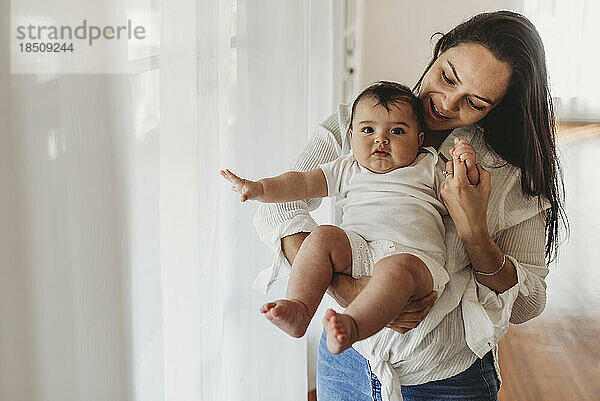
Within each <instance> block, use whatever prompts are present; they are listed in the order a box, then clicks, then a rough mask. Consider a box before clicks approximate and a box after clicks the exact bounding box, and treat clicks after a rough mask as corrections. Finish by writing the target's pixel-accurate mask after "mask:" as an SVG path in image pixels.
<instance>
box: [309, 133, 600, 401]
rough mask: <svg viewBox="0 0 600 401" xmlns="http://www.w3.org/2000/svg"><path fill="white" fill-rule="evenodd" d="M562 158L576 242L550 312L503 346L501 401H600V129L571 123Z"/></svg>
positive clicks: (564, 260) (561, 266) (518, 329)
mask: <svg viewBox="0 0 600 401" xmlns="http://www.w3.org/2000/svg"><path fill="white" fill-rule="evenodd" d="M559 153H560V156H561V160H562V165H563V168H564V175H565V177H564V178H565V192H566V204H567V214H568V218H569V223H570V226H571V236H570V240H569V242H568V243H566V244H564V245H563V246H562V247H561V253H560V257H559V259H558V262H557V263H556V264H554V265H551V267H550V274H549V276H548V278H547V283H548V291H547V294H548V303H547V306H546V310H545V311H544V313H542V315H541V316H540V317H538V318H536V319H534V320H532V321H530V322H527V323H525V324H522V325H511V327H510V329H509V332H508V334H507V335H506V336H505V337H504V338H503V339H502V340H501V341H500V349H499V358H500V367H501V374H502V379H503V383H502V387H501V389H500V394H499V398H500V401H598V400H600V124H593V125H585V126H580V125H574V124H563V125H562V126H561V129H560V134H559ZM308 399H309V401H314V400H316V396H315V394H314V392H311V393H310V394H309V397H308Z"/></svg>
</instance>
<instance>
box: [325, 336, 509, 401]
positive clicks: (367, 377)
mask: <svg viewBox="0 0 600 401" xmlns="http://www.w3.org/2000/svg"><path fill="white" fill-rule="evenodd" d="M499 387H500V383H499V382H498V379H497V377H496V371H495V370H494V357H493V355H492V353H491V352H489V353H487V354H486V355H485V356H484V357H483V358H482V359H477V360H476V361H475V362H474V363H473V365H471V367H469V368H468V369H467V370H465V371H464V372H462V373H459V374H457V375H456V376H453V377H450V378H448V379H443V380H437V381H433V382H429V383H425V384H419V385H416V386H402V389H401V390H402V397H403V398H404V401H454V400H468V401H498V390H499ZM317 399H318V400H319V401H381V400H382V398H381V383H380V382H379V380H377V377H376V376H375V375H374V374H373V373H372V372H371V369H370V367H369V363H368V362H367V360H366V359H365V358H364V357H363V356H362V355H360V354H359V353H358V352H356V351H355V350H354V348H350V349H348V350H346V351H344V352H342V353H341V354H339V355H333V354H332V353H330V352H329V350H328V349H327V346H326V343H325V332H323V334H322V335H321V341H320V343H319V357H318V359H317Z"/></svg>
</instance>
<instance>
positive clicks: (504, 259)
mask: <svg viewBox="0 0 600 401" xmlns="http://www.w3.org/2000/svg"><path fill="white" fill-rule="evenodd" d="M505 264H506V255H505V254H502V264H501V265H500V267H499V268H498V270H496V271H494V272H491V273H488V272H482V271H481V270H476V269H473V271H474V272H475V273H477V274H481V275H482V276H493V275H495V274H497V273H499V272H500V270H502V268H503V267H504V265H505Z"/></svg>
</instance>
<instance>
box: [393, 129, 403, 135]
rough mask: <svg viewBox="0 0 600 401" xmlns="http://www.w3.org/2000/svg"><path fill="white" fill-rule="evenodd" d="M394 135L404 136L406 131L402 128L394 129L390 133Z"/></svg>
mask: <svg viewBox="0 0 600 401" xmlns="http://www.w3.org/2000/svg"><path fill="white" fill-rule="evenodd" d="M390 132H391V133H392V134H394V135H402V134H404V133H405V132H406V131H404V130H403V129H402V128H394V129H392V130H391V131H390Z"/></svg>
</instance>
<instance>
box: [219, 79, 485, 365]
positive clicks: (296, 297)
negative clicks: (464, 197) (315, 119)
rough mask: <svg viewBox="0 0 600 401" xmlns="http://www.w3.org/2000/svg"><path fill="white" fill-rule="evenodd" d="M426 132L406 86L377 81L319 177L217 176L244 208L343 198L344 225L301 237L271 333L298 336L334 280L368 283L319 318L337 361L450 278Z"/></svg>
mask: <svg viewBox="0 0 600 401" xmlns="http://www.w3.org/2000/svg"><path fill="white" fill-rule="evenodd" d="M422 127H423V124H422V111H421V104H420V102H419V100H418V99H417V98H416V97H415V95H414V94H413V93H412V92H411V91H410V89H408V88H407V87H406V86H404V85H401V84H397V83H393V82H386V81H381V82H377V83H375V84H373V85H371V86H370V87H368V88H367V89H365V90H364V91H363V92H362V93H361V94H360V95H358V97H357V98H356V100H355V101H354V104H353V107H352V114H351V119H350V128H349V132H350V141H351V145H352V153H351V154H349V155H344V156H341V157H339V158H338V159H336V160H334V161H332V162H329V163H326V164H323V165H320V166H319V168H317V169H315V170H311V171H307V172H297V171H290V172H287V173H285V174H281V175H279V176H277V177H273V178H265V179H261V180H259V181H250V180H246V179H241V178H239V177H237V176H236V175H235V174H233V173H231V172H230V171H229V170H225V171H221V175H222V176H223V177H224V178H226V179H227V180H229V181H230V182H231V183H232V184H233V186H232V190H234V191H236V192H239V193H240V194H241V201H242V202H245V201H246V200H249V199H255V200H258V201H260V202H288V201H294V200H302V199H309V198H317V197H325V196H335V195H340V197H339V200H338V202H339V203H338V204H339V206H341V207H342V210H343V220H342V224H341V227H336V226H331V225H323V226H319V227H317V228H316V229H315V230H314V231H313V232H312V233H311V234H310V235H309V236H308V237H306V239H305V240H304V242H303V243H302V246H301V247H300V250H299V251H298V254H297V255H296V258H295V259H294V262H293V265H292V270H291V273H290V278H289V282H288V288H287V294H286V299H280V300H277V301H275V302H270V303H267V304H265V305H263V306H262V308H261V309H260V311H261V312H262V313H264V314H265V316H266V318H267V319H269V320H270V321H271V322H272V323H273V324H275V325H276V326H277V327H279V328H280V329H282V330H283V331H285V332H286V333H288V334H289V335H291V336H293V337H301V336H303V335H304V333H305V332H306V329H307V327H308V324H309V323H310V320H311V319H312V317H313V315H314V314H315V312H316V310H317V307H318V306H319V303H320V301H321V298H322V297H323V295H324V294H325V292H326V290H327V288H328V287H329V284H330V283H331V280H332V277H333V274H334V273H344V274H348V275H352V276H353V277H355V278H358V277H363V276H372V278H371V280H370V281H369V283H368V284H367V286H366V287H365V288H364V290H363V291H362V292H361V293H360V294H359V295H358V296H357V297H356V298H355V299H354V300H353V301H352V302H351V303H350V304H349V305H348V307H347V308H346V310H345V313H341V314H340V313H336V312H335V311H333V310H331V309H329V310H328V311H327V313H326V315H325V318H324V321H323V325H324V328H325V331H326V333H327V348H328V349H329V351H331V352H332V353H334V354H338V353H340V352H342V351H344V350H345V349H347V348H349V347H351V346H352V344H353V343H355V342H356V341H359V340H363V339H365V338H367V337H370V336H372V335H373V334H375V333H377V332H378V331H380V330H381V329H382V328H384V327H385V326H386V325H387V324H388V323H390V322H391V321H392V320H394V318H395V317H396V314H397V312H398V311H401V310H403V308H404V307H405V306H406V305H407V304H408V303H409V302H410V301H411V300H412V299H418V298H421V297H424V296H426V295H427V294H429V293H430V292H431V291H432V290H438V291H440V290H442V289H443V286H444V285H445V284H446V282H447V281H448V275H447V272H446V270H445V269H444V264H445V244H444V224H443V222H442V217H441V216H442V214H445V213H447V211H446V209H445V207H444V204H443V203H442V202H441V201H440V200H439V190H440V189H441V181H442V180H443V178H442V177H441V176H440V175H441V171H442V170H443V168H440V166H441V163H443V162H442V161H441V160H438V155H437V153H436V151H435V150H434V149H433V148H421V145H422V143H423V136H424V134H423V132H422ZM457 149H458V148H457ZM460 149H461V152H460V154H458V152H455V154H454V155H453V156H454V157H457V158H460V160H461V161H465V162H467V166H475V160H474V154H475V153H474V151H473V150H472V148H471V147H470V146H469V145H466V146H461V147H460ZM438 163H439V164H440V166H438V167H437V168H436V165H438ZM468 177H469V181H470V182H471V184H477V183H478V182H479V174H478V172H477V169H476V168H475V167H472V168H470V169H469V171H468Z"/></svg>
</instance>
